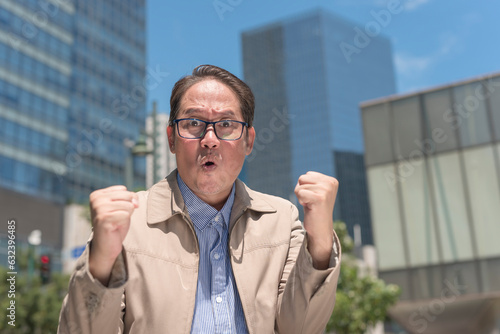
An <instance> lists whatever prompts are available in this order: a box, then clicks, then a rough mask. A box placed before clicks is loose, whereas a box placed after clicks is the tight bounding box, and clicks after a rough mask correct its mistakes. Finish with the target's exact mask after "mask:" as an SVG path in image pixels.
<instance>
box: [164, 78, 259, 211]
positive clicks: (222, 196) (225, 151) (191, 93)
mask: <svg viewBox="0 0 500 334" xmlns="http://www.w3.org/2000/svg"><path fill="white" fill-rule="evenodd" d="M181 118H197V119H200V120H203V121H211V122H214V121H220V120H235V121H242V122H243V121H244V120H243V116H242V113H241V110H240V104H239V101H238V98H237V97H236V94H235V93H233V91H232V90H231V89H230V88H229V87H227V86H226V85H224V84H222V83H220V82H219V81H216V80H213V79H207V80H204V81H201V82H198V83H197V84H195V85H193V86H191V87H190V88H189V89H188V90H187V91H186V93H185V94H184V96H183V97H182V99H181V103H180V111H179V115H178V116H177V119H181ZM176 127H177V125H175V126H174V127H172V126H169V127H167V135H168V141H169V145H170V151H171V152H172V153H175V155H176V161H177V168H178V171H179V174H180V176H181V178H182V180H183V181H184V182H185V183H186V185H187V186H188V187H189V188H190V189H191V190H192V191H193V192H194V193H195V194H196V195H197V196H198V197H199V198H201V199H202V200H203V201H205V202H206V203H208V204H210V205H212V206H213V207H215V208H217V209H220V208H222V206H223V205H224V203H225V201H226V199H227V197H228V196H229V193H230V192H231V187H232V186H233V183H234V181H235V180H236V178H237V177H238V174H239V173H240V171H241V168H242V167H243V162H244V160H245V156H246V155H248V154H250V152H251V151H252V147H253V142H254V139H255V130H254V128H253V127H252V128H249V129H248V133H247V129H244V130H243V135H242V136H241V138H240V139H238V140H234V141H225V140H220V139H218V138H217V136H216V135H215V133H214V130H213V126H212V125H209V126H208V128H207V131H206V133H205V135H204V136H203V137H202V138H201V139H185V138H182V137H180V136H179V134H178V131H177V129H176Z"/></svg>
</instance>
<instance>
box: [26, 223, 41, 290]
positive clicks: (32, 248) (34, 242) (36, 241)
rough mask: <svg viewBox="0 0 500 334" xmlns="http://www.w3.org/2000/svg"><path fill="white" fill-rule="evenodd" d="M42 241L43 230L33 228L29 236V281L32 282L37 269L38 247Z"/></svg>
mask: <svg viewBox="0 0 500 334" xmlns="http://www.w3.org/2000/svg"><path fill="white" fill-rule="evenodd" d="M41 243H42V231H40V230H33V231H31V233H30V235H29V236H28V245H29V246H28V281H29V282H31V280H32V278H33V273H34V271H35V257H36V254H35V253H36V247H37V246H39V245H40V244H41Z"/></svg>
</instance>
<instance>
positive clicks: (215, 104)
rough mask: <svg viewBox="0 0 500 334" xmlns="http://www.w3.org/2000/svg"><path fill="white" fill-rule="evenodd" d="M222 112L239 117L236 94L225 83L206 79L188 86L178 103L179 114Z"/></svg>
mask: <svg viewBox="0 0 500 334" xmlns="http://www.w3.org/2000/svg"><path fill="white" fill-rule="evenodd" d="M204 113H206V114H213V113H215V114H218V113H224V114H227V115H229V116H235V117H241V115H242V114H241V110H240V103H239V100H238V97H237V96H236V94H235V93H234V92H233V91H232V90H231V88H229V87H228V86H227V85H225V84H223V83H221V82H219V81H217V80H214V79H206V80H203V81H201V82H198V83H196V84H194V85H193V86H191V87H189V88H188V89H187V90H186V92H185V93H184V96H183V97H182V99H181V103H180V115H182V116H183V117H185V116H189V115H199V114H201V115H203V114H204Z"/></svg>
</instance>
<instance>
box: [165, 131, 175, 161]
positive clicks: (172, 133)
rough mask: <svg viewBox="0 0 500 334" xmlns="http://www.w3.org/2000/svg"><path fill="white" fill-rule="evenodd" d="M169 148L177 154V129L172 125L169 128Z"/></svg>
mask: <svg viewBox="0 0 500 334" xmlns="http://www.w3.org/2000/svg"><path fill="white" fill-rule="evenodd" d="M167 137H168V147H169V148H170V152H172V153H173V154H175V129H174V127H173V126H172V125H169V126H167Z"/></svg>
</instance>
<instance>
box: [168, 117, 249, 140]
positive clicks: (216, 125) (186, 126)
mask: <svg viewBox="0 0 500 334" xmlns="http://www.w3.org/2000/svg"><path fill="white" fill-rule="evenodd" d="M173 123H174V124H177V133H178V134H179V136H180V137H182V138H186V139H200V138H203V136H204V135H205V133H206V132H207V127H208V125H210V124H212V126H213V129H214V133H215V135H216V136H217V138H219V139H220V140H238V139H240V138H241V135H242V134H243V129H244V128H245V126H248V123H245V122H240V121H233V120H222V121H217V122H207V121H202V120H201V119H197V118H182V119H176V120H174V122H173Z"/></svg>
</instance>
